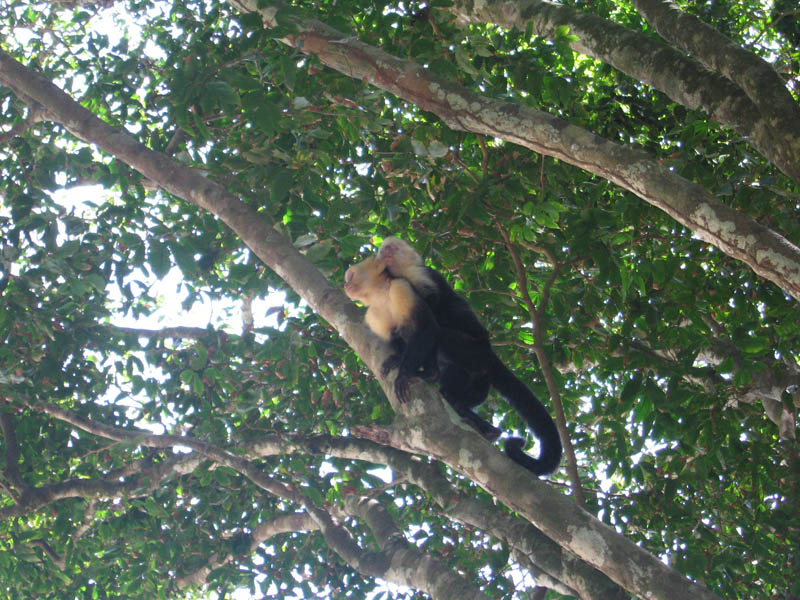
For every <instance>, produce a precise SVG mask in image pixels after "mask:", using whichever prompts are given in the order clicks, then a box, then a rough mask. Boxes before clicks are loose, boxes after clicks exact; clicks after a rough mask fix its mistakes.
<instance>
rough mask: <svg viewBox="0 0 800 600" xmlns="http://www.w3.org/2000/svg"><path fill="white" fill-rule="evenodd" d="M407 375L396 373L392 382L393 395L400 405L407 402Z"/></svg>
mask: <svg viewBox="0 0 800 600" xmlns="http://www.w3.org/2000/svg"><path fill="white" fill-rule="evenodd" d="M408 381H409V377H408V375H403V374H402V373H398V374H397V377H396V378H395V380H394V395H395V396H397V399H398V400H399V401H400V404H405V403H406V402H408Z"/></svg>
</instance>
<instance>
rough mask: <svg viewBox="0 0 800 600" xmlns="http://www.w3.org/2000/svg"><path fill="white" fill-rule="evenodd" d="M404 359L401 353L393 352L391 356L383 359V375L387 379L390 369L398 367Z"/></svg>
mask: <svg viewBox="0 0 800 600" xmlns="http://www.w3.org/2000/svg"><path fill="white" fill-rule="evenodd" d="M402 360H403V357H402V356H400V355H399V354H392V355H391V356H390V357H389V358H387V359H386V360H385V361H383V364H382V365H381V377H383V378H384V379H385V378H386V376H387V375H388V374H389V371H391V370H392V369H397V368H398V367H399V366H400V363H401V362H402Z"/></svg>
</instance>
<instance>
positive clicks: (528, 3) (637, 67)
mask: <svg viewBox="0 0 800 600" xmlns="http://www.w3.org/2000/svg"><path fill="white" fill-rule="evenodd" d="M445 10H448V11H450V12H452V13H453V14H454V15H455V16H456V18H457V19H458V21H459V22H461V23H464V24H468V23H494V24H496V25H500V26H502V27H507V28H509V29H510V28H512V27H516V28H517V29H520V30H521V31H525V29H526V27H527V25H528V23H531V24H532V26H533V32H534V34H536V35H538V36H540V37H545V38H552V37H554V36H555V33H556V30H557V29H558V28H559V27H562V26H564V25H566V26H567V27H569V29H570V33H571V34H574V35H575V36H577V37H578V38H579V39H578V41H576V42H572V43H571V44H570V46H571V47H572V49H573V50H575V51H576V52H580V53H581V54H585V55H587V56H591V57H592V58H596V59H598V60H601V61H603V62H605V63H607V64H609V65H611V66H612V67H614V68H616V69H619V70H620V71H621V72H623V73H625V74H626V75H630V76H631V77H633V78H635V79H637V80H638V81H641V82H643V83H646V84H648V85H650V86H652V87H653V88H655V89H657V90H659V91H660V92H663V93H664V94H666V95H667V96H669V98H671V99H672V100H674V101H675V102H679V103H680V104H682V105H683V106H685V107H687V108H689V109H692V110H702V111H704V112H706V113H707V114H709V115H713V117H714V118H715V119H717V120H718V121H719V122H720V123H722V124H724V125H727V126H729V127H733V128H734V129H736V130H737V131H739V133H741V134H742V135H743V136H744V137H747V138H750V141H751V142H752V143H753V145H754V146H755V147H756V148H757V149H758V150H759V152H761V153H762V154H763V155H764V156H765V157H766V158H767V159H768V160H769V161H770V162H772V163H774V164H775V165H776V166H777V167H778V168H779V169H781V170H782V171H783V172H784V173H786V174H787V175H788V176H789V177H791V178H793V179H794V180H795V181H800V144H799V143H798V139H800V133H799V132H798V131H799V130H800V125H798V123H799V122H800V120H795V121H794V122H793V123H789V124H788V125H789V126H788V128H785V129H784V128H776V123H775V122H772V121H771V119H768V118H766V115H765V116H762V113H763V109H764V108H767V109H768V110H769V104H767V105H766V106H765V102H764V98H758V97H756V98H753V97H752V96H750V97H748V94H745V93H744V92H743V91H742V88H740V87H739V86H737V85H735V84H734V83H733V82H732V81H731V80H729V79H727V78H726V77H723V76H721V75H719V74H717V73H715V72H712V71H708V70H707V69H706V68H704V67H703V66H702V65H700V64H698V63H696V62H695V61H693V60H691V59H690V58H688V57H687V56H686V55H685V54H684V53H683V52H681V51H679V50H677V49H675V48H673V47H672V46H669V45H668V44H665V43H664V42H663V41H662V40H659V39H657V38H653V37H648V36H647V35H645V34H643V33H641V32H639V31H633V30H630V29H626V28H625V27H623V26H621V25H618V24H616V23H614V22H612V21H607V20H605V19H602V18H600V17H598V16H596V15H593V14H591V13H585V12H580V11H578V10H575V9H574V8H572V7H571V6H567V5H565V4H557V3H555V2H547V1H545V0H486V1H485V2H479V3H473V2H469V1H467V0H456V2H455V3H454V4H453V5H452V6H450V7H448V8H447V9H445ZM714 35H715V36H719V35H720V34H719V33H717V32H716V31H714ZM726 42H728V43H730V42H729V41H728V40H726ZM738 50H739V52H742V53H745V54H747V55H748V57H749V59H748V60H753V59H754V60H756V61H759V62H761V63H762V65H763V66H764V67H766V68H768V69H770V70H771V67H769V65H765V64H764V63H763V62H762V61H761V59H759V58H757V57H755V56H753V55H752V54H750V53H748V52H746V51H744V50H742V49H741V48H739V49H738ZM698 58H699V57H698ZM778 80H780V78H779V77H778ZM734 81H736V80H734ZM737 83H739V82H738V81H737ZM776 83H780V85H781V86H782V87H783V91H784V92H786V90H785V85H784V84H783V82H782V81H779V82H776V81H774V79H773V80H772V82H771V85H774V84H776ZM740 85H741V84H740ZM787 93H788V92H787ZM790 98H791V96H790ZM759 107H761V110H759ZM794 110H795V111H797V108H796V107H795V109H794ZM769 112H775V111H772V110H769ZM788 114H791V113H787V115H788ZM785 120H786V119H785Z"/></svg>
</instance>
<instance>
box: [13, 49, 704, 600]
mask: <svg viewBox="0 0 800 600" xmlns="http://www.w3.org/2000/svg"><path fill="white" fill-rule="evenodd" d="M324 45H326V46H327V45H328V42H327V41H325V42H324ZM333 46H334V48H335V47H336V44H334V45H333ZM0 83H2V84H4V85H7V86H8V87H10V88H11V89H13V90H14V91H15V92H16V93H18V94H20V95H21V96H23V97H25V98H28V99H30V100H32V101H35V102H37V103H38V104H40V105H41V106H43V107H45V109H46V111H47V115H48V117H49V118H52V119H54V120H56V121H57V122H59V123H61V124H62V125H63V126H64V127H66V128H67V130H68V131H69V132H70V133H72V134H73V135H75V136H76V137H78V138H80V139H82V140H84V141H86V142H90V143H93V144H95V145H96V146H97V147H98V148H100V149H101V150H103V151H105V152H107V153H109V154H111V155H113V156H115V157H117V158H118V159H120V160H122V161H124V162H125V163H127V164H129V165H130V166H131V167H133V168H134V169H136V170H138V171H139V172H141V173H142V174H143V175H145V176H146V177H148V178H149V179H151V180H152V181H154V182H155V183H156V184H158V185H160V186H162V187H163V188H164V189H166V190H167V191H169V192H170V193H172V194H175V195H176V196H178V197H181V198H183V199H185V200H187V201H190V202H192V203H194V204H196V205H197V206H199V207H201V208H203V209H205V210H208V211H209V212H211V213H212V214H214V215H216V216H217V217H219V218H220V219H221V220H223V222H225V223H226V224H227V225H228V226H229V227H231V229H232V230H234V231H235V232H237V234H238V235H239V236H240V237H241V238H242V240H243V241H244V242H245V243H246V244H247V245H248V246H249V247H250V248H251V249H252V250H253V251H254V252H255V253H256V255H257V256H258V257H259V258H260V259H261V260H263V261H264V262H265V264H267V265H268V266H269V267H271V268H272V269H274V270H275V271H276V272H277V273H278V274H279V275H280V276H281V277H283V278H284V280H286V281H287V283H289V285H291V286H292V287H293V288H294V289H295V291H297V292H298V293H299V294H300V295H301V296H303V297H304V298H305V299H306V300H307V301H308V303H309V305H310V306H311V307H312V308H313V309H314V310H316V311H318V312H319V313H320V314H321V315H322V316H323V318H325V319H327V320H328V321H329V322H330V323H332V324H333V325H334V327H336V328H337V330H338V331H339V332H340V333H341V334H342V336H343V337H344V338H345V340H347V342H348V343H349V344H350V345H351V346H352V347H353V348H354V349H355V350H356V351H357V352H358V353H359V354H360V356H361V357H362V358H363V359H364V361H365V362H366V363H367V365H368V366H369V367H370V368H371V369H372V370H373V372H375V373H378V372H379V371H380V368H379V365H380V364H381V362H382V361H383V359H385V358H386V356H387V348H386V346H385V345H384V344H382V343H381V342H380V341H379V340H378V339H377V338H376V337H375V336H371V335H369V334H368V331H367V329H366V327H365V326H364V324H363V323H362V320H361V315H360V312H359V311H357V310H356V309H355V307H354V305H353V304H352V303H351V302H349V301H348V300H347V298H346V297H345V296H344V294H343V293H342V292H341V291H340V290H338V289H337V288H335V287H333V286H332V285H331V284H330V283H329V282H328V281H327V280H326V279H325V278H324V277H323V276H322V274H321V273H319V271H318V270H317V269H316V268H315V267H314V266H313V265H312V264H311V263H309V262H308V260H307V259H305V258H304V257H303V256H302V255H300V254H299V253H298V252H297V250H296V249H295V248H294V247H293V246H292V245H291V243H290V242H289V241H288V240H287V239H286V238H284V237H282V236H280V235H279V234H277V233H276V232H275V230H274V229H273V228H272V227H271V225H270V223H269V222H268V221H267V220H266V219H265V218H264V217H263V216H262V215H260V214H258V213H257V212H256V211H255V210H254V209H253V208H251V207H250V206H248V205H247V204H245V203H244V202H242V201H241V200H239V199H238V198H237V197H235V196H233V195H232V194H230V193H229V192H227V191H226V190H225V188H224V187H222V186H220V185H218V184H216V183H214V182H212V181H209V180H208V179H206V178H205V177H203V176H202V175H200V174H199V173H198V172H196V171H195V170H193V169H190V168H188V167H185V166H183V165H181V164H179V163H177V162H175V161H173V160H171V159H170V158H168V157H166V156H164V155H163V154H160V153H157V152H154V151H152V150H149V149H147V148H146V147H144V146H142V145H141V144H139V143H138V142H137V141H136V140H135V139H134V138H133V137H131V136H130V135H129V134H127V133H125V132H122V131H119V130H116V129H114V128H113V127H111V126H109V125H107V124H106V123H103V122H102V121H100V119H98V118H97V117H95V116H94V115H93V114H92V113H90V112H89V111H88V110H86V109H84V108H83V107H81V106H80V105H79V104H77V103H76V102H74V101H73V100H72V99H71V98H69V96H67V95H66V94H64V93H63V92H62V91H61V90H59V89H58V88H56V87H55V86H54V85H53V84H52V83H51V82H49V81H48V80H47V79H45V78H43V77H41V76H40V75H38V74H37V73H35V72H33V71H31V70H30V69H27V68H26V67H24V66H23V65H21V64H19V63H18V62H16V61H15V60H14V59H13V58H12V57H10V56H9V55H7V54H5V53H3V52H0ZM381 385H382V386H383V389H384V391H386V393H387V396H389V397H390V398H391V399H392V400H393V406H394V407H395V408H397V407H398V406H399V404H398V402H397V400H396V399H394V396H393V393H392V392H391V389H392V386H391V385H390V384H389V383H388V382H387V381H386V380H381ZM411 391H412V397H413V398H415V399H414V400H412V401H411V402H409V403H408V404H407V405H406V407H405V408H404V409H403V410H402V411H401V417H402V418H400V419H398V420H397V421H396V426H395V428H394V429H393V430H392V431H390V432H387V434H386V440H387V441H391V440H393V441H394V443H393V445H395V446H396V447H399V448H410V449H412V450H414V451H419V452H422V453H424V454H426V455H430V454H432V455H434V456H437V457H438V458H441V459H442V460H444V461H446V462H447V463H448V464H449V465H450V466H452V467H453V468H454V469H456V470H458V471H460V472H462V473H465V474H467V475H468V476H469V477H471V478H472V479H473V480H474V481H475V482H476V483H478V484H479V485H481V486H482V487H484V488H485V489H486V490H488V491H490V492H492V493H494V494H495V495H496V496H497V497H498V498H499V499H500V500H501V501H502V502H503V503H505V504H506V505H508V506H510V507H512V508H513V509H514V510H517V511H518V512H520V514H522V515H524V516H525V517H526V518H527V519H529V520H530V522H531V523H533V524H534V525H536V526H537V527H538V528H540V529H541V530H542V531H543V532H544V533H546V534H547V535H548V536H549V537H550V538H552V539H553V540H555V541H556V542H557V543H558V544H559V545H561V546H563V547H564V548H567V549H569V550H570V551H572V552H574V553H575V554H576V555H577V556H579V557H580V558H581V559H583V560H585V561H586V562H588V563H589V564H591V565H593V566H594V567H595V568H597V569H598V570H600V571H602V572H603V573H605V574H606V575H608V576H609V577H610V578H611V579H612V580H614V581H616V582H617V583H618V584H619V585H621V586H622V587H624V588H625V589H627V590H629V591H630V592H631V593H634V594H637V595H639V596H642V597H643V598H654V599H663V600H673V599H674V597H675V596H676V595H677V596H679V597H687V598H688V597H693V598H698V599H700V600H706V599H708V600H711V599H713V598H716V596H715V595H714V594H711V593H710V592H709V591H708V590H706V589H705V588H704V587H702V586H700V585H697V584H695V583H692V582H690V581H689V580H687V579H686V578H685V577H683V576H682V575H681V574H680V573H678V572H677V571H675V570H673V569H671V568H669V567H668V566H666V565H664V564H663V563H662V562H661V561H660V560H659V559H658V558H657V557H655V556H653V555H651V554H648V553H647V552H645V551H644V550H642V549H641V548H639V547H638V546H637V545H636V544H634V543H632V542H631V541H629V540H627V539H626V538H625V537H623V536H621V535H619V534H618V533H616V532H615V531H613V530H612V529H611V528H610V527H607V526H605V525H603V524H602V523H601V522H600V521H599V520H597V519H596V518H594V517H593V516H591V515H590V514H588V513H586V512H584V511H583V510H581V509H580V508H579V507H577V506H576V505H575V504H574V503H573V502H572V501H570V500H569V499H568V498H566V497H564V496H563V495H561V494H560V493H558V492H556V491H555V490H553V489H551V488H550V487H549V486H547V485H546V484H544V483H542V482H540V481H539V480H538V479H536V478H534V477H531V475H530V473H529V472H528V471H526V470H524V469H523V468H521V467H519V466H517V465H516V464H515V463H513V462H512V461H510V460H509V459H508V458H507V457H506V456H505V455H504V454H502V453H500V452H498V451H497V450H496V449H495V448H494V447H493V446H491V445H490V444H488V442H486V440H484V439H483V438H482V437H481V436H479V435H478V434H477V433H475V432H474V431H471V430H469V428H468V427H467V426H465V425H463V424H462V423H461V422H460V420H459V419H458V418H457V417H456V416H455V414H454V413H453V412H452V410H449V411H448V409H446V408H445V406H444V404H443V403H442V402H441V399H440V397H439V396H438V394H437V393H435V392H434V390H433V388H431V387H430V386H428V385H425V384H422V383H415V384H413V385H412V389H411ZM38 408H40V409H41V410H43V411H44V412H47V413H48V414H52V415H54V416H57V417H58V416H59V415H60V417H61V418H64V419H65V420H67V421H68V422H73V421H74V419H73V420H70V418H69V416H65V415H64V413H65V412H66V411H63V410H62V409H59V408H57V407H54V406H50V405H43V406H41V407H38ZM451 418H452V419H454V420H451ZM87 422H88V420H86V419H81V422H79V423H78V422H75V424H76V426H80V427H81V428H85V427H87V426H88V427H89V428H88V429H87V431H90V432H92V433H95V434H97V435H102V436H104V437H110V438H111V439H118V438H119V436H118V433H117V432H116V428H111V427H108V426H105V425H102V424H99V423H92V424H91V425H87ZM454 425H456V426H455V427H454ZM111 430H115V431H111ZM131 436H133V438H135V439H139V437H140V436H137V435H136V434H131ZM150 438H152V443H153V444H165V445H176V444H179V445H186V446H189V447H191V448H193V449H195V450H196V451H198V452H200V453H202V454H204V455H205V456H207V457H209V458H211V459H212V460H218V461H220V462H221V464H225V465H231V466H232V467H233V468H241V469H243V472H245V473H246V475H247V476H248V478H250V479H251V480H253V482H254V483H256V484H257V485H259V487H262V488H263V489H265V490H267V491H271V490H272V489H273V488H274V489H275V490H277V492H276V493H279V494H280V495H281V497H293V495H294V494H293V493H292V492H291V490H287V489H284V488H285V487H286V486H284V485H283V484H281V483H280V482H277V481H274V480H272V479H270V478H267V477H264V476H263V474H261V473H260V472H251V469H250V468H249V467H248V464H247V461H245V460H244V459H242V458H240V457H239V456H237V455H233V454H231V453H229V452H220V451H217V450H215V449H214V448H211V447H210V445H208V444H206V443H205V442H202V441H199V440H195V441H193V443H192V444H189V443H188V441H187V440H186V439H183V438H181V437H180V436H150ZM125 439H129V438H128V437H126V438H125ZM300 502H301V503H302V497H300ZM307 508H308V509H309V511H311V512H312V516H313V517H314V519H315V521H316V522H317V523H318V524H320V527H321V531H322V534H323V535H325V537H326V540H328V542H329V543H330V544H331V545H332V547H334V548H335V549H336V551H337V552H338V553H339V554H340V555H342V556H343V557H345V559H346V560H352V561H355V564H357V567H356V568H359V570H364V569H366V570H367V572H370V571H369V569H368V565H362V564H361V562H360V561H361V555H360V550H359V549H358V548H357V546H355V544H353V543H352V540H349V539H340V538H341V537H342V535H343V534H342V531H341V528H338V527H336V526H335V524H333V523H330V522H329V520H326V515H324V514H316V513H314V512H313V511H312V509H313V507H311V506H307Z"/></svg>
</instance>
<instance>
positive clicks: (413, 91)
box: [231, 0, 800, 300]
mask: <svg viewBox="0 0 800 600" xmlns="http://www.w3.org/2000/svg"><path fill="white" fill-rule="evenodd" d="M231 3H232V4H233V5H234V6H236V7H238V8H240V9H241V10H244V11H250V12H259V14H260V15H261V16H262V18H263V19H264V23H265V25H266V26H268V27H271V26H275V25H277V22H276V21H275V14H276V12H277V11H276V9H274V8H268V9H262V10H260V11H258V10H257V9H256V6H257V2H256V0H231ZM298 27H299V28H300V33H298V34H297V35H295V36H292V37H291V38H284V39H283V40H282V41H284V42H285V43H287V44H289V45H291V46H292V47H295V48H297V49H299V50H300V51H302V52H304V53H306V54H315V55H316V56H317V57H318V58H319V59H320V60H321V61H322V62H323V63H325V64H326V65H327V66H329V67H331V68H333V69H336V70H337V71H339V72H341V73H344V74H345V75H348V76H349V77H353V78H356V79H360V80H363V81H365V82H367V83H371V84H372V85H375V86H377V87H379V88H381V89H383V90H386V91H388V92H391V93H393V94H396V95H397V96H399V97H401V98H403V99H405V100H408V101H409V102H413V103H414V104H416V105H417V106H419V107H420V108H423V109H424V110H427V111H430V112H432V113H434V114H436V115H437V116H439V118H441V119H442V120H443V121H444V122H445V123H446V124H447V125H449V126H450V127H451V128H453V129H457V130H463V131H471V132H474V133H481V134H484V135H488V136H492V137H498V138H500V139H503V140H506V141H509V142H513V143H515V144H519V145H520V146H524V147H526V148H530V149H531V150H534V151H536V152H540V153H542V154H547V155H548V156H553V157H556V158H558V159H561V160H563V161H565V162H568V163H570V164H572V165H575V166H577V167H580V168H582V169H585V170H587V171H589V172H590V173H594V174H596V175H599V176H601V177H604V178H605V179H608V180H609V181H612V182H614V183H616V184H617V185H619V186H620V187H622V188H624V189H626V190H628V191H630V192H632V193H634V194H635V195H637V196H639V197H640V198H642V199H643V200H645V201H646V202H649V203H650V204H652V205H653V206H656V207H657V208H659V209H661V210H663V211H664V212H666V213H667V214H669V215H670V216H671V217H673V218H674V219H675V220H676V221H678V222H679V223H681V224H682V225H684V226H685V227H687V228H689V229H690V230H691V231H692V232H693V233H695V235H697V236H698V237H700V238H702V239H703V240H705V241H707V242H709V243H711V244H713V245H714V246H716V247H717V248H719V249H720V250H722V251H723V252H724V253H726V254H728V255H729V256H731V257H733V258H736V259H738V260H740V261H742V262H744V263H745V264H747V265H749V266H750V268H752V269H753V271H755V272H756V273H758V274H759V275H761V276H762V277H764V278H766V279H769V280H770V281H772V282H773V283H775V284H776V285H778V286H779V287H781V288H782V289H783V290H784V291H786V292H787V293H788V294H790V295H791V296H793V297H794V298H795V299H798V300H800V248H798V247H797V246H795V245H794V244H792V243H791V242H789V241H788V240H787V239H786V238H784V237H783V236H781V235H780V234H778V233H777V232H775V231H773V230H771V229H769V228H767V227H764V226H763V225H761V224H759V223H757V222H756V221H754V220H753V219H751V218H749V217H747V216H746V215H744V214H742V213H740V212H738V211H736V210H734V209H732V208H730V207H728V206H725V205H724V204H722V203H720V202H718V201H717V200H716V198H715V197H714V196H713V195H712V194H711V193H709V192H707V191H706V190H705V189H703V187H702V186H700V185H697V184H694V183H692V182H690V181H688V180H686V179H684V178H683V177H680V176H679V175H676V174H675V173H674V172H672V171H671V170H670V169H669V167H667V166H664V165H661V164H659V163H658V162H657V161H655V160H653V159H652V158H651V157H649V156H648V155H647V154H645V153H644V152H642V151H641V150H637V149H632V148H628V147H626V146H621V145H619V144H615V143H612V142H609V141H608V140H606V139H604V138H602V137H600V136H597V135H595V134H593V133H591V132H589V131H586V130H585V129H581V128H580V127H575V126H574V125H570V124H569V123H568V122H567V121H564V120H563V119H559V118H557V117H554V116H552V115H550V114H548V113H545V112H542V111H538V110H534V109H532V108H529V107H527V106H521V105H518V104H513V103H510V102H504V101H499V100H493V99H490V98H484V97H483V96H480V95H478V94H475V93H474V92H471V91H469V90H467V89H465V88H463V87H461V86H459V85H456V84H453V83H451V82H449V81H447V80H445V79H442V78H440V77H437V76H435V75H434V74H433V73H431V72H430V71H428V70H427V69H424V68H423V67H420V66H419V65H416V64H415V63H412V62H410V61H406V60H403V59H399V58H395V57H394V56H391V55H389V54H387V53H386V52H384V51H382V50H380V49H378V48H374V47H371V46H368V45H367V44H363V43H361V42H359V41H357V40H355V39H353V38H349V37H347V36H345V35H344V34H343V33H341V32H339V31H336V30H335V29H332V28H330V27H328V26H327V25H325V24H323V23H320V22H319V21H314V20H303V21H300V22H298Z"/></svg>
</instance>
